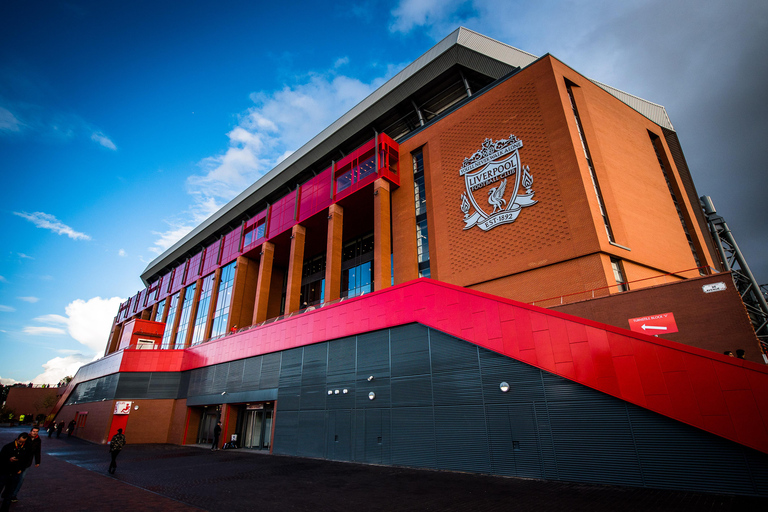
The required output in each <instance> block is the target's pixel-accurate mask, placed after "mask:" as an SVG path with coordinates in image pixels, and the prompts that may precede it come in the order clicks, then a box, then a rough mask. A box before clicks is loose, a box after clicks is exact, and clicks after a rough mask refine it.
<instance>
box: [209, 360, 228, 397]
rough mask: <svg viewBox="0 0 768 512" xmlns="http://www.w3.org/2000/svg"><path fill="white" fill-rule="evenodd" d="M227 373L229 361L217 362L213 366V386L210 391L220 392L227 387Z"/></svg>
mask: <svg viewBox="0 0 768 512" xmlns="http://www.w3.org/2000/svg"><path fill="white" fill-rule="evenodd" d="M228 375H229V363H223V364H217V365H216V366H214V372H213V386H212V387H211V391H213V392H214V393H221V392H223V391H226V389H227V376H228Z"/></svg>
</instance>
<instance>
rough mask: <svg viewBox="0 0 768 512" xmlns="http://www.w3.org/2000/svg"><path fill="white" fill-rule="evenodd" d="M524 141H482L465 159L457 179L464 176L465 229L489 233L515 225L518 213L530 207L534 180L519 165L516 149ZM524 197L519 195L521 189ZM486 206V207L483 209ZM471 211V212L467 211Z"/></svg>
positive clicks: (513, 137) (512, 136)
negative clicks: (507, 225) (476, 149)
mask: <svg viewBox="0 0 768 512" xmlns="http://www.w3.org/2000/svg"><path fill="white" fill-rule="evenodd" d="M521 147H523V141H521V140H519V139H518V138H517V137H515V136H514V135H510V136H509V138H508V139H501V140H497V141H496V142H494V141H493V140H492V139H485V140H484V141H483V146H482V147H481V148H480V150H479V151H477V152H476V153H475V154H474V155H472V156H471V157H469V158H465V159H464V163H463V164H462V166H461V169H460V170H459V176H464V185H465V187H466V190H465V191H464V192H462V194H461V211H462V212H463V213H464V222H465V226H464V229H470V228H472V227H474V226H477V227H479V228H480V229H482V230H483V231H488V230H490V229H493V228H495V227H496V226H501V225H502V224H511V223H512V222H515V219H517V216H518V215H520V211H521V210H522V209H523V208H524V207H526V206H533V205H534V204H536V203H537V202H538V201H535V200H534V199H533V194H534V192H533V190H531V187H532V186H533V176H531V170H530V169H529V168H528V166H527V165H526V166H525V167H522V166H521V165H520V155H519V154H518V149H520V148H521ZM521 184H522V186H523V188H525V194H521V193H520V185H521ZM486 204H487V206H486ZM473 208H474V212H473V213H470V211H471V210H472V209H473Z"/></svg>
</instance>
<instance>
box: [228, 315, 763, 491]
mask: <svg viewBox="0 0 768 512" xmlns="http://www.w3.org/2000/svg"><path fill="white" fill-rule="evenodd" d="M230 364H231V363H230ZM245 364H246V365H247V364H248V360H246V363H245ZM501 382H507V383H509V384H510V385H511V389H510V391H509V392H507V393H503V392H501V390H500V388H499V384H500V383H501ZM227 391H229V390H227ZM371 392H373V393H375V398H374V399H373V400H370V399H369V398H368V396H369V393H371ZM273 450H274V452H275V453H280V454H286V455H299V456H308V457H320V458H327V459H333V460H345V461H357V462H367V463H375V464H392V465H398V466H412V467H426V468H436V469H449V470H459V471H471V472H479V473H491V474H498V475H510V476H520V477H530V478H545V479H553V480H566V481H574V482H593V483H607V484H620V485H634V486H646V487H655V488H673V489H687V490H695V491H709V492H723V493H740V494H756V495H768V488H767V487H766V486H765V485H761V483H762V482H765V481H766V477H768V456H766V455H765V454H762V453H759V452H756V451H754V450H751V449H749V448H745V447H743V446H741V445H738V444H736V443H733V442H731V441H727V440H725V439H722V438H719V437H717V436H714V435H711V434H709V433H707V432H703V431H700V430H698V429H695V428H693V427H690V426H689V425H685V424H682V423H679V422H676V421H674V420H671V419H669V418H667V417H664V416H661V415H658V414H656V413H653V412H651V411H648V410H646V409H643V408H640V407H636V406H634V405H631V404H628V403H626V402H623V401H622V400H619V399H617V398H615V397H611V396H608V395H605V394H602V393H600V392H597V391H594V390H592V389H590V388H587V387H585V386H582V385H580V384H577V383H574V382H571V381H568V380H566V379H563V378H560V377H558V376H555V375H552V374H550V373H547V372H543V371H541V370H539V369H537V368H534V367H532V366H529V365H527V364H524V363H521V362H519V361H515V360H513V359H510V358H507V357H504V356H501V355H499V354H496V353H494V352H490V351H488V350H485V349H483V348H480V347H477V346H475V345H472V344H470V343H467V342H464V341H461V340H458V339H456V338H452V337H450V336H448V335H445V334H443V333H440V332H438V331H435V330H433V329H429V328H427V327H424V326H421V325H415V324H414V325H408V326H402V327H398V328H393V329H390V330H384V331H378V332H373V333H367V334H365V335H361V336H356V337H352V338H344V339H339V340H334V341H330V342H326V343H319V344H316V345H310V346H306V347H303V348H297V349H292V350H289V351H286V352H283V353H282V361H281V365H280V375H279V390H278V399H277V405H276V416H275V431H274V447H273Z"/></svg>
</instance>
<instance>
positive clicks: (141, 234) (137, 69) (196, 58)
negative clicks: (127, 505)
mask: <svg viewBox="0 0 768 512" xmlns="http://www.w3.org/2000/svg"><path fill="white" fill-rule="evenodd" d="M700 4H702V3H701V2H694V1H679V2H672V3H670V2H660V1H637V2H614V1H583V2H572V1H542V2H515V1H506V2H500V1H483V0H478V1H453V0H447V1H438V0H403V1H401V2H399V3H398V2H389V3H388V2H376V1H370V2H365V1H363V2H335V3H327V2H326V3H301V2H283V3H281V2H245V1H227V2H196V1H186V2H144V1H135V2H131V3H119V4H118V3H114V2H82V1H70V2H52V1H48V2H35V1H27V2H6V3H5V4H4V5H3V6H2V7H0V23H1V24H2V30H0V173H2V178H3V184H4V186H3V187H2V188H1V189H0V231H1V232H2V240H3V242H2V246H1V247H0V354H2V356H0V381H2V382H4V383H10V382H14V381H22V382H28V381H31V380H34V381H35V382H38V383H45V382H49V383H54V382H57V381H58V380H59V379H60V378H61V377H63V376H65V375H71V374H73V373H74V372H75V371H76V368H77V367H78V366H79V365H81V364H83V363H85V362H88V361H90V360H92V359H93V358H94V357H96V356H98V355H100V354H103V351H104V346H105V344H106V339H107V336H108V333H109V328H110V325H111V321H112V317H113V316H114V315H115V313H116V312H117V306H118V304H119V302H120V301H121V300H124V299H125V298H126V297H128V296H130V295H132V294H134V293H136V291H137V290H139V289H140V288H141V287H142V285H141V282H140V279H139V274H140V273H141V271H142V270H143V269H144V268H145V267H146V265H147V263H148V262H149V261H151V260H152V259H153V258H154V257H156V256H157V255H158V254H159V253H160V252H162V250H164V249H165V248H167V247H169V246H170V245H171V244H172V243H173V242H175V241H176V240H178V238H180V237H181V236H182V235H183V234H184V233H186V232H187V231H188V230H189V229H190V228H192V227H193V226H195V225H196V224H197V223H199V222H200V221H201V220H203V219H204V218H205V217H206V216H207V215H209V214H210V213H212V212H213V211H215V209H216V208H217V207H219V206H221V205H223V204H224V203H225V202H226V201H227V200H229V199H231V198H232V197H234V195H236V194H237V193H238V192H240V191H241V190H243V189H244V188H246V187H247V186H248V185H250V184H251V183H253V182H254V181H255V180H256V179H258V177H259V176H260V175H261V174H263V173H264V172H266V171H268V170H269V169H271V168H272V167H273V166H274V165H275V163H277V162H278V161H280V159H281V158H284V157H285V156H286V155H287V154H289V153H290V152H291V151H294V150H296V149H297V148H298V147H300V146H301V144H303V143H304V142H306V141H307V140H309V139H310V138H311V137H312V136H314V135H315V134H317V133H318V132H319V131H321V130H322V129H323V128H324V127H326V126H327V125H328V124H330V123H331V122H332V121H333V120H335V119H336V118H337V117H338V116H339V115H341V114H342V113H344V112H345V111H346V110H348V109H349V108H351V107H352V106H354V105H355V104H356V103H357V102H358V101H360V100H361V99H362V98H364V97H365V96H366V95H367V94H369V93H370V92H372V91H373V90H375V88H376V87H378V86H379V85H381V84H382V83H383V82H384V81H386V80H387V79H388V78H390V77H391V76H393V75H394V74H395V73H396V72H397V71H399V70H400V69H401V68H402V67H403V66H404V65H406V64H408V63H410V62H411V61H413V60H414V59H415V58H417V57H418V56H419V55H421V54H422V53H424V52H425V51H426V50H428V49H429V48H430V47H431V46H432V45H433V44H434V43H435V42H437V41H438V40H440V39H442V38H443V37H445V36H446V35H448V34H449V33H450V32H451V31H452V30H454V29H455V28H457V27H458V26H459V25H463V26H466V27H468V28H471V29H473V30H477V31H478V32H481V33H483V34H486V35H488V36H490V37H493V38H495V39H498V40H500V41H503V42H505V43H508V44H511V45H513V46H516V47H518V48H521V49H523V50H526V51H528V52H531V53H533V54H536V55H543V54H544V53H552V54H553V55H554V56H556V57H558V58H559V59H561V60H563V61H564V62H566V63H567V64H569V65H570V66H572V67H573V68H574V69H576V70H577V71H579V72H581V73H583V74H585V75H586V76H589V77H591V78H594V79H597V80H600V81H602V82H605V83H608V84H610V85H613V86H615V87H618V88H620V89H623V90H625V91H627V92H630V93H632V94H635V95H637V96H640V97H643V98H645V99H648V100H650V101H653V102H656V103H660V104H662V105H664V106H665V107H667V110H668V112H669V114H670V117H671V118H672V122H673V124H674V125H675V128H676V129H677V130H678V133H679V136H680V139H681V142H682V144H683V149H684V150H685V153H686V158H687V160H688V164H689V166H690V168H691V171H692V173H693V176H694V179H695V180H696V184H697V187H698V191H699V193H700V194H708V195H711V196H712V197H713V199H714V201H715V204H716V206H717V207H718V209H719V212H720V213H721V214H723V215H724V216H725V218H726V220H727V221H728V223H729V225H730V227H731V229H732V230H733V232H734V233H735V235H736V236H737V239H738V241H739V244H740V245H741V247H742V249H743V250H744V251H745V252H746V255H747V257H748V258H749V262H750V265H751V266H752V268H753V271H755V273H756V274H757V276H758V280H760V281H761V282H768V258H766V249H768V248H767V247H766V240H767V239H768V238H767V237H766V236H767V235H768V233H766V231H768V228H767V227H766V225H765V223H764V222H763V220H762V219H764V218H766V214H768V212H767V211H766V209H767V207H766V203H765V201H764V199H763V197H764V195H765V190H766V186H767V185H768V183H767V181H768V178H767V177H766V176H765V175H764V174H765V173H763V172H762V169H763V167H764V166H765V162H766V161H767V160H768V145H766V144H765V143H764V140H765V135H767V134H768V121H767V119H768V107H767V106H766V105H768V102H765V101H764V89H765V84H766V83H768V64H767V61H766V59H765V58H764V49H765V48H766V47H768V40H767V39H768V36H766V34H768V8H767V7H766V6H765V4H764V3H760V2H750V3H747V2H744V3H741V4H740V3H738V2H737V4H736V5H737V6H738V8H735V7H733V6H734V4H728V5H730V6H731V7H728V6H727V5H725V3H723V5H719V4H713V5H706V6H701V5H700Z"/></svg>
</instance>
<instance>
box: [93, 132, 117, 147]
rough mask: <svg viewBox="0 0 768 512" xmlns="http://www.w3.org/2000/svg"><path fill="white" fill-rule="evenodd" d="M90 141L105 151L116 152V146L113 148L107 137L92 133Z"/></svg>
mask: <svg viewBox="0 0 768 512" xmlns="http://www.w3.org/2000/svg"><path fill="white" fill-rule="evenodd" d="M91 140H92V141H94V142H97V143H99V144H101V145H102V146H104V147H105V148H107V149H111V150H112V151H116V150H117V146H115V143H114V142H112V141H111V140H110V139H109V137H107V136H106V135H104V134H103V133H101V132H93V133H92V134H91Z"/></svg>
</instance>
